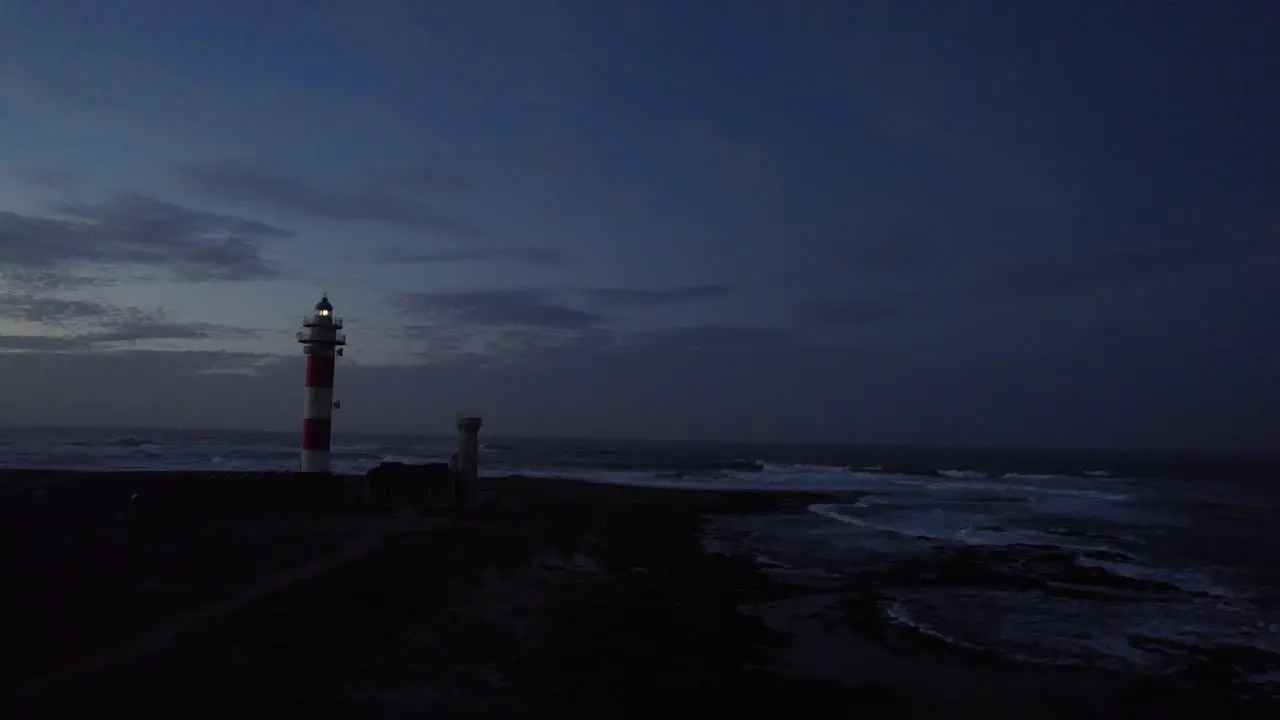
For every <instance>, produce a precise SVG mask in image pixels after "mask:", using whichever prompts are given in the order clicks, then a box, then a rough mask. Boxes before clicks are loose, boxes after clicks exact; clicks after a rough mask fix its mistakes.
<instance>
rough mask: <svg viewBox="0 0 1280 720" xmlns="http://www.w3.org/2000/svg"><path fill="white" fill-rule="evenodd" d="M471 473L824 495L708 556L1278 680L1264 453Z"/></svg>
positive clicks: (176, 437)
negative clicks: (828, 494) (728, 556)
mask: <svg viewBox="0 0 1280 720" xmlns="http://www.w3.org/2000/svg"><path fill="white" fill-rule="evenodd" d="M453 448H454V444H453V439H452V438H449V437H416V436H377V435H347V434H342V435H341V436H340V437H339V438H338V442H337V443H336V444H335V446H334V449H333V456H332V458H333V467H334V469H335V471H337V472H344V473H361V472H364V471H365V470H367V469H369V468H370V467H373V466H375V465H377V464H378V463H379V462H382V461H402V462H446V461H447V460H448V457H449V455H450V454H451V453H452V451H453ZM297 462H298V438H297V435H296V434H286V433H263V432H229V431H190V430H160V429H132V430H102V429H70V428H60V429H29V428H24V429H6V430H4V431H2V432H0V467H10V468H64V469H89V470H199V471H245V472H249V471H271V470H292V469H295V468H296V465H297ZM480 465H481V472H482V473H484V474H503V475H506V474H510V475H527V476H550V477H564V478H571V479H578V480H582V481H589V482H604V483H614V484H623V485H640V486H661V487H673V488H690V489H705V488H710V489H723V490H746V489H756V490H761V489H763V490H781V491H786V490H815V491H823V492H831V493H835V495H833V496H832V498H831V499H830V500H824V501H822V502H815V503H812V504H810V505H809V506H807V507H806V508H804V509H803V511H797V512H793V513H786V514H778V515H771V516H744V517H721V518H717V519H715V520H714V521H712V522H711V523H710V524H709V526H708V527H707V528H706V536H705V540H704V546H705V548H706V549H707V550H708V551H711V552H720V553H727V554H734V555H743V556H746V557H749V558H751V559H752V560H754V561H755V562H756V563H758V564H759V565H760V566H761V567H762V568H764V569H765V570H766V571H767V572H769V573H771V574H773V575H775V576H777V577H779V578H783V579H788V580H789V581H793V582H797V583H802V584H806V583H807V584H809V585H811V586H812V587H813V588H814V591H815V592H820V591H823V590H824V589H827V590H829V589H832V588H838V587H849V586H850V584H851V583H853V584H858V583H861V585H863V586H866V587H874V588H875V597H876V602H875V603H874V609H873V610H872V611H870V612H873V613H875V614H876V616H877V617H878V619H879V620H881V621H883V622H884V623H885V624H887V625H890V626H894V627H898V628H900V629H902V630H904V631H909V632H914V633H917V634H919V635H921V636H926V637H928V638H931V639H932V640H935V641H937V642H939V643H943V644H946V645H948V646H951V647H954V648H959V649H968V650H976V651H983V652H989V653H993V654H996V655H999V656H1001V657H1004V658H1007V659H1015V660H1020V661H1024V662H1029V663H1042V664H1051V665H1080V666H1091V667H1109V668H1115V669H1118V670H1136V671H1143V672H1158V673H1164V672H1172V671H1176V670H1179V669H1184V668H1187V667H1191V666H1197V664H1198V665H1202V666H1204V665H1213V666H1214V667H1227V668H1229V669H1230V670H1231V671H1232V672H1236V673H1239V674H1240V676H1241V677H1242V678H1244V679H1245V680H1246V681H1248V682H1251V683H1254V684H1255V685H1257V686H1258V687H1263V688H1280V563H1278V562H1277V561H1276V560H1275V555H1274V548H1275V546H1276V541H1277V539H1280V526H1277V524H1276V518H1280V460H1277V459H1276V458H1247V457H1212V456H1206V455H1189V454H1158V453H1132V452H1130V453H1121V452H1106V451H1075V452H1065V451H1028V450H1000V449H951V448H902V447H881V446H865V445H864V446H848V447H838V446H800V445H767V444H753V445H741V444H740V445H732V444H710V443H675V442H665V443H664V442H639V441H603V440H528V439H518V438H484V444H483V445H482V450H481V459H480Z"/></svg>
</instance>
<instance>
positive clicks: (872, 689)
mask: <svg viewBox="0 0 1280 720" xmlns="http://www.w3.org/2000/svg"><path fill="white" fill-rule="evenodd" d="M365 482H366V480H365V479H364V478H360V477H347V476H328V477H309V476H303V475H294V474H283V473H282V474H214V473H161V472H139V473H75V472H60V471H5V472H3V473H0V559H2V562H3V565H2V566H0V568H2V571H3V573H4V592H3V594H0V602H2V603H3V614H2V615H0V617H3V618H4V624H3V627H0V715H4V716H6V717H70V716H78V715H83V714H85V713H89V712H101V711H107V710H109V711H112V712H129V713H143V714H144V715H152V714H154V715H162V714H163V715H169V716H173V717H227V716H228V715H231V714H234V713H243V712H246V711H252V712H253V713H254V714H262V715H264V716H265V715H267V714H273V713H281V712H284V713H289V714H291V715H295V716H296V715H300V714H302V713H310V714H318V715H320V716H345V717H373V718H392V717H407V716H417V715H421V714H427V713H433V714H435V715H437V716H450V717H531V716H539V717H541V716H548V715H549V714H551V713H555V714H559V715H564V714H569V715H574V716H577V715H586V714H588V713H589V714H591V715H593V716H600V717H651V716H654V715H658V714H670V713H687V712H690V711H692V712H699V713H701V712H714V713H716V714H717V716H723V717H734V716H750V717H757V716H764V715H766V714H773V713H786V714H788V715H790V716H795V717H807V718H824V717H941V716H946V715H959V714H961V713H962V712H981V713H982V714H983V716H985V717H993V716H995V717H1001V716H1008V717H1032V716H1034V717H1073V718H1075V717H1125V718H1132V717H1164V716H1167V715H1169V714H1170V713H1175V712H1177V713H1186V712H1205V713H1222V712H1229V713H1236V714H1235V715H1233V716H1234V717H1241V716H1243V717H1252V716H1254V715H1255V714H1256V716H1257V717H1266V716H1268V715H1269V713H1270V712H1274V711H1275V709H1276V708H1275V706H1274V705H1272V704H1270V701H1269V700H1266V699H1262V698H1241V697H1239V696H1237V695H1235V694H1233V693H1231V692H1229V690H1228V688H1227V687H1226V686H1225V685H1223V684H1221V683H1218V682H1217V681H1216V680H1215V676H1214V675H1213V673H1212V672H1210V671H1208V670H1205V671H1203V672H1201V673H1199V674H1198V675H1195V676H1188V675H1181V676H1178V677H1163V678H1154V677H1140V676H1128V675H1125V674H1121V673H1114V672H1104V671H1099V670H1089V669H1074V670H1072V669H1063V668H1049V667H1027V666H1021V665H1016V664H1010V663H1006V662H1003V661H1001V660H1000V659H999V658H994V657H988V656H983V655H981V654H974V653H964V652H961V651H958V650H956V649H954V648H947V647H942V646H940V645H939V644H938V643H937V642H936V641H935V642H931V641H930V639H929V638H927V637H922V636H912V635H911V634H909V633H903V632H901V631H894V630H892V629H891V628H889V627H887V626H885V625H884V623H883V622H882V619H881V618H879V616H877V615H876V614H875V613H873V612H871V611H870V609H869V608H871V607H872V606H873V605H874V602H875V592H876V590H875V588H874V587H869V586H868V585H867V583H866V582H865V580H860V581H858V582H856V583H853V582H850V583H842V582H841V581H840V580H839V579H836V580H830V579H828V580H826V581H824V582H825V584H820V585H819V586H815V585H814V584H812V583H808V582H805V581H802V580H788V579H787V578H785V577H783V576H780V575H778V574H777V573H768V572H765V571H764V570H762V569H761V567H759V565H758V563H756V562H754V561H753V560H752V559H751V558H749V557H741V556H735V555H732V554H720V553H715V552H708V551H707V549H706V547H705V543H704V539H705V538H704V526H705V523H706V521H707V520H708V519H709V518H712V517H715V516H741V515H751V514H757V513H775V512H781V511H786V510H788V509H792V510H794V509H796V508H803V507H805V506H806V505H808V504H811V503H814V502H819V501H821V500H823V499H824V498H828V497H829V496H826V495H823V496H817V495H811V494H798V493H782V492H710V491H693V490H671V489H655V488H639V487H618V486H611V485H604V484H592V483H585V482H573V481H561V480H549V479H532V478H521V477H505V478H481V480H480V481H479V483H478V487H477V491H478V492H477V494H476V498H475V502H474V503H473V504H472V505H471V506H469V507H467V508H465V509H459V508H444V509H441V508H436V509H434V510H425V511H424V510H422V509H420V508H415V507H413V506H410V505H396V504H387V503H376V502H370V501H369V498H368V492H367V486H366V485H365V484H364V483H365ZM946 562H952V563H953V566H948V567H945V568H941V570H940V569H939V568H933V569H930V570H929V572H931V573H935V574H937V573H939V572H943V573H945V572H951V573H953V574H954V573H956V572H964V571H965V570H964V566H962V565H958V564H955V563H956V562H959V561H952V560H948V559H945V558H940V559H939V563H940V564H942V563H946ZM920 572H921V573H924V572H925V570H920ZM974 572H977V571H976V570H975V571H974ZM824 598H825V599H826V600H831V599H834V605H833V606H834V607H835V608H837V612H836V614H835V615H832V614H830V613H825V614H824V613H822V612H819V611H818V610H815V609H814V607H813V606H814V602H811V600H814V599H818V600H822V599H824Z"/></svg>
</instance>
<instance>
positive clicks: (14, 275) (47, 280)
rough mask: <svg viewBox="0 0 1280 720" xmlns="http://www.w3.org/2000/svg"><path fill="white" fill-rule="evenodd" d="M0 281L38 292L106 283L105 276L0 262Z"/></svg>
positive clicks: (12, 286)
mask: <svg viewBox="0 0 1280 720" xmlns="http://www.w3.org/2000/svg"><path fill="white" fill-rule="evenodd" d="M0 282H3V283H4V285H5V286H7V287H10V288H18V289H23V290H31V291H39V292H60V291H64V290H79V289H82V288H87V287H93V286H97V285H105V284H108V283H107V280H106V279H105V278H100V277H92V276H89V275H82V274H78V273H75V272H70V271H66V270H51V269H42V268H25V267H12V266H9V267H5V266H4V265H2V264H0Z"/></svg>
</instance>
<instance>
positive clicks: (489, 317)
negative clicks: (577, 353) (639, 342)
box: [393, 290, 607, 330]
mask: <svg viewBox="0 0 1280 720" xmlns="http://www.w3.org/2000/svg"><path fill="white" fill-rule="evenodd" d="M393 304H394V305H395V306H396V307H397V308H398V309H399V310H401V311H402V312H405V313H410V314H417V315H427V316H430V317H433V318H435V319H437V320H441V321H446V322H449V323H453V324H462V325H474V326H483V327H526V328H542V329H553V330H557V329H558V330H574V329H580V328H587V327H591V326H594V325H599V324H601V323H603V322H604V321H605V320H606V319H607V318H606V317H605V316H604V315H602V314H600V313H597V312H590V311H586V310H579V309H577V308H573V307H570V306H568V305H565V304H562V303H560V302H558V301H557V300H556V299H555V298H554V295H553V294H552V293H549V292H545V291H540V290H475V291H462V292H416V293H402V294H400V295H398V296H396V297H395V298H394V299H393Z"/></svg>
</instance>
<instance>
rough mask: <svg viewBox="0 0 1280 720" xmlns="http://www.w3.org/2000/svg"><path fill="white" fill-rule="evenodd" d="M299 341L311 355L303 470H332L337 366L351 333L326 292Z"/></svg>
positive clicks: (305, 400)
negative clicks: (330, 459) (335, 366)
mask: <svg viewBox="0 0 1280 720" xmlns="http://www.w3.org/2000/svg"><path fill="white" fill-rule="evenodd" d="M298 342H300V343H302V353H303V354H304V355H306V356H307V379H306V383H305V384H306V393H305V394H304V396H303V403H302V465H301V470H302V472H312V473H327V472H329V437H330V429H331V427H332V417H333V410H334V408H335V407H337V403H335V402H334V400H333V368H334V364H335V358H336V357H338V356H340V355H342V346H344V345H346V344H347V336H346V335H345V334H344V333H343V332H342V318H340V317H337V316H336V315H334V314H333V305H331V304H330V303H329V296H328V294H325V295H324V296H323V297H321V298H320V302H318V303H316V307H315V311H314V312H312V313H311V314H310V315H307V316H306V317H304V318H303V319H302V329H301V330H299V331H298Z"/></svg>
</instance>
